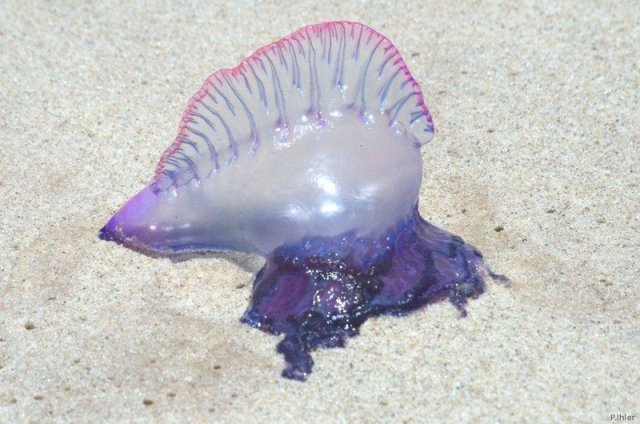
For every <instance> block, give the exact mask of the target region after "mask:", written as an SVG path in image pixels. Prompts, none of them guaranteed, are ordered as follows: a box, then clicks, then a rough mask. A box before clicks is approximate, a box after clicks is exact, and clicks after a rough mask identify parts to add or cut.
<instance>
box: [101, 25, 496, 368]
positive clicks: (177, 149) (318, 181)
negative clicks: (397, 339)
mask: <svg viewBox="0 0 640 424" xmlns="http://www.w3.org/2000/svg"><path fill="white" fill-rule="evenodd" d="M433 135H434V126H433V121H432V119H431V114H430V113H429V110H428V109H427V107H426V105H425V103H424V100H423V95H422V92H421V89H420V86H419V85H418V83H417V82H416V81H415V80H414V79H413V77H412V76H411V73H410V72H409V70H408V69H407V65H406V64H405V62H404V61H403V59H402V57H401V56H400V53H399V52H398V50H396V48H395V47H394V46H393V45H392V44H391V42H390V41H389V40H388V39H387V38H386V37H384V36H383V35H381V34H380V33H378V32H376V31H375V30H373V29H371V28H369V27H367V26H365V25H362V24H358V23H352V22H327V23H322V24H317V25H310V26H307V27H304V28H302V29H300V30H298V31H296V32H295V33H293V34H291V35H289V36H287V37H285V38H283V39H281V40H279V41H277V42H275V43H272V44H269V45H267V46H265V47H262V48H261V49H259V50H257V51H256V52H255V53H254V54H253V55H251V56H250V57H248V58H247V59H245V60H243V61H242V62H241V63H240V64H239V65H238V66H236V67H235V68H233V69H224V70H220V71H218V72H216V73H214V74H213V75H211V76H210V77H208V78H207V80H206V82H205V83H204V85H203V87H202V88H201V89H200V91H198V92H197V93H196V94H195V95H194V96H193V97H192V98H191V100H190V101H189V104H188V106H187V108H186V110H185V112H184V115H183V118H182V120H181V122H180V128H179V133H178V136H177V137H176V139H175V141H174V143H173V144H172V145H171V146H170V147H169V148H168V149H167V150H166V151H165V152H164V154H163V155H162V157H161V159H160V162H159V163H158V166H157V168H156V174H155V178H154V179H153V180H152V182H151V183H150V184H149V185H148V186H147V187H146V188H144V189H143V190H142V191H140V192H139V193H138V194H136V195H135V196H134V197H133V198H131V199H130V200H129V201H128V202H127V203H126V204H125V205H124V206H122V208H121V209H120V210H119V211H118V212H117V213H116V214H115V215H114V216H113V217H112V218H111V219H110V220H109V222H108V223H107V224H106V225H105V226H104V228H102V229H101V230H100V238H102V239H103V240H112V241H116V242H118V243H121V244H123V245H125V246H127V247H130V248H133V249H135V250H139V251H143V252H149V253H160V254H184V253H188V252H195V251H224V250H234V251H241V252H249V253H257V254H260V255H262V256H264V257H265V258H266V264H265V265H264V267H263V268H262V270H260V272H259V273H258V275H257V276H256V279H255V282H254V284H253V294H252V299H251V304H250V306H249V308H248V310H247V311H246V312H245V314H244V316H243V318H242V321H243V322H245V323H247V324H249V325H251V326H253V327H256V328H258V329H260V330H262V331H265V332H268V333H272V334H281V335H284V338H283V340H282V341H281V342H280V343H279V344H278V352H280V353H282V354H283V355H284V357H285V360H286V363H287V365H286V368H285V369H284V371H283V373H282V374H283V376H284V377H287V378H291V379H297V380H305V379H306V378H307V376H308V375H309V373H310V372H311V368H312V365H313V361H312V359H311V356H310V354H309V352H311V351H313V350H315V349H317V348H320V347H336V346H344V343H345V340H346V338H347V337H351V336H354V335H356V334H357V333H358V328H359V327H360V325H361V324H362V323H363V322H364V321H365V320H366V319H367V318H369V317H372V316H377V315H382V314H392V315H401V314H404V313H406V312H409V311H412V310H415V309H417V308H420V307H421V306H424V305H425V304H427V303H431V302H435V301H437V300H440V299H443V298H448V299H449V300H450V301H451V302H453V304H454V305H455V306H456V307H457V308H458V309H459V310H460V311H461V313H462V314H463V315H464V313H465V312H464V307H465V304H466V303H467V299H469V298H473V297H476V296H478V295H479V294H481V293H482V292H483V291H484V290H485V283H484V278H486V276H492V277H496V275H495V274H492V273H491V271H490V269H489V267H488V266H487V265H486V264H485V263H484V262H483V259H482V255H481V254H480V252H479V251H478V250H477V249H475V248H474V247H473V246H471V245H469V244H467V243H465V242H464V241H463V240H462V239H461V238H460V237H458V236H454V235H452V234H450V233H448V232H446V231H444V230H441V229H439V228H436V227H435V226H433V225H432V224H430V223H428V222H426V221H425V220H424V219H422V218H421V217H420V215H419V213H418V193H419V189H420V183H421V179H422V158H421V156H420V147H421V146H422V145H423V144H425V143H427V142H428V141H429V140H431V139H432V137H433Z"/></svg>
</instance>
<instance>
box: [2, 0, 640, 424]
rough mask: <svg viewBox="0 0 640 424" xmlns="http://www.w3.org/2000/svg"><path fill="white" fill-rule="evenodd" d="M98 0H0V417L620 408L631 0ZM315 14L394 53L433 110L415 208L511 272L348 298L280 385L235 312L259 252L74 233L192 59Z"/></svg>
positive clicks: (170, 100) (166, 105) (273, 364)
mask: <svg viewBox="0 0 640 424" xmlns="http://www.w3.org/2000/svg"><path fill="white" fill-rule="evenodd" d="M54 3H56V4H54ZM103 3H104V5H98V4H92V5H85V4H84V2H79V1H78V2H52V3H48V4H45V2H22V1H5V2H2V3H1V4H0V93H1V95H0V110H1V115H0V143H1V147H2V155H0V199H2V200H1V202H2V214H1V216H0V266H1V270H0V421H2V422H26V421H74V422H96V421H110V422H116V421H139V422H145V421H146V422H148V421H173V422H185V421H207V420H211V421H215V422H301V421H307V422H445V421H446V422H456V421H463V422H464V421H466V422H469V421H481V422H512V421H519V422H550V421H556V422H560V421H567V420H571V421H572V422H609V421H610V418H611V417H610V416H611V414H619V413H622V414H627V415H635V421H637V420H639V419H640V360H639V359H638V352H639V349H640V329H639V326H638V323H639V322H640V321H639V320H640V295H639V279H640V278H639V277H640V266H639V265H638V258H639V257H640V235H639V234H640V219H639V213H638V211H639V210H640V194H639V193H640V187H639V186H638V184H639V182H638V181H639V178H638V163H640V112H639V111H640V65H639V62H640V59H639V58H640V43H639V42H638V40H640V7H638V3H637V2H635V1H626V2H624V1H623V2H587V1H584V2H578V1H576V2H564V4H560V5H558V4H556V2H551V1H543V2H540V1H529V2H522V3H520V2H518V3H519V4H518V5H515V4H509V3H505V4H500V3H497V2H483V3H482V4H480V3H477V2H471V1H469V2H455V4H442V3H439V2H437V3H426V2H409V1H407V2H393V4H395V5H394V6H392V5H391V4H392V2H389V3H371V4H369V3H366V2H348V3H345V2H343V1H337V2H326V1H325V2H320V3H318V2H313V1H308V2H306V1H305V2H303V1H299V2H295V3H296V4H295V5H293V6H288V7H285V6H284V3H285V2H282V4H278V3H274V2H248V3H244V4H242V5H240V6H229V5H224V4H222V3H218V4H216V3H212V2H203V3H196V2H187V3H186V4H183V5H179V6H178V5H174V4H173V2H168V1H164V2H158V3H154V2H150V1H137V2H132V3H134V4H129V5H125V4H120V5H112V4H111V2H103ZM447 3H449V2H447ZM332 19H349V20H355V21H360V22H363V23H366V24H368V25H370V26H372V27H374V28H376V29H378V30H379V31H381V32H382V33H384V34H385V35H387V36H388V37H389V38H390V39H391V40H393V42H394V43H395V45H396V46H397V47H398V49H399V50H400V51H401V52H402V53H403V55H404V57H405V58H406V60H407V63H408V65H409V68H410V69H411V71H412V72H413V74H414V76H415V78H416V79H417V80H418V81H419V82H420V83H421V84H422V87H423V90H424V93H425V98H426V100H427V103H428V105H429V107H430V109H431V112H432V113H433V116H434V120H435V123H436V127H437V130H438V133H437V135H436V138H435V139H434V141H433V142H432V143H431V144H429V145H428V146H426V147H425V148H423V155H424V180H423V185H422V191H421V204H420V210H421V212H422V214H423V215H424V216H425V217H426V218H427V219H429V220H431V221H432V222H434V223H435V224H436V225H438V226H441V227H443V228H446V229H448V230H450V231H452V232H454V233H456V234H459V235H462V236H463V237H464V238H465V239H466V240H467V241H469V242H471V243H472V244H474V245H476V246H477V247H478V248H479V249H480V250H482V252H483V253H484V254H485V256H486V257H487V258H488V260H489V262H490V263H491V265H492V267H493V268H494V270H495V271H496V272H499V273H502V274H506V275H508V276H509V277H511V279H512V281H513V283H512V285H511V286H510V287H508V286H505V285H500V284H496V283H490V285H489V290H488V293H487V294H485V295H484V296H482V297H480V298H479V299H478V300H476V301H473V302H471V304H470V305H469V308H468V312H469V316H468V318H466V319H462V318H460V317H459V315H458V313H457V312H456V310H455V309H454V308H453V307H452V306H451V305H449V304H447V303H440V304H437V305H434V306H431V307H429V308H426V309H424V310H421V311H419V312H417V313H414V314H412V315H410V316H408V317H403V318H393V317H385V318H379V319H372V320H370V321H368V322H367V323H366V324H365V325H364V326H363V327H362V331H361V335H360V336H359V337H357V338H354V339H351V340H349V342H348V346H347V347H346V349H333V350H323V351H319V352H317V353H315V354H314V359H315V362H316V365H315V369H314V373H313V374H312V375H311V377H310V378H309V380H308V381H307V382H306V383H303V384H302V383H299V382H294V381H288V380H285V379H283V378H281V377H280V371H281V369H282V367H283V360H282V358H281V357H280V356H279V355H277V354H276V353H275V351H274V347H275V344H276V343H277V341H278V338H277V337H275V336H270V335H266V334H263V333H261V332H259V331H257V330H254V329H252V328H250V327H248V326H246V325H243V324H241V323H240V322H239V321H238V319H239V317H240V316H241V314H242V312H243V311H244V309H245V307H246V306H247V304H248V298H249V295H250V287H251V282H252V279H253V275H254V273H255V272H256V271H257V270H259V269H260V267H261V264H262V259H261V258H259V257H257V256H249V255H243V254H218V255H207V256H202V257H197V258H194V259H192V260H188V261H182V262H175V261H172V260H170V259H166V258H151V257H148V256H144V255H141V254H138V253H135V252H132V251H130V250H128V249H125V248H123V247H121V246H118V245H116V244H114V243H107V242H103V241H100V240H98V238H97V230H98V229H99V228H100V227H101V226H102V225H103V224H104V223H105V222H106V220H107V219H108V218H109V217H110V215H111V214H112V213H113V212H115V211H116V209H117V208H118V207H119V206H120V205H121V204H122V203H123V202H124V201H125V200H126V199H127V198H128V197H129V196H130V195H132V194H133V193H134V192H136V191H137V190H138V189H140V188H141V187H142V186H143V185H144V184H145V183H147V182H148V181H149V179H150V178H151V177H152V173H153V169H154V166H155V164H156V161H157V159H158V157H159V155H160V153H161V152H162V151H163V150H164V148H165V147H167V146H168V145H169V143H170V142H171V141H172V140H173V137H174V136H175V134H176V130H177V124H178V121H179V120H180V116H181V112H182V109H183V108H184V106H185V105H186V102H187V100H188V98H189V97H190V96H191V94H192V93H194V92H195V91H196V90H197V89H198V88H199V87H200V85H201V83H202V81H203V80H204V78H205V77H206V76H207V75H208V74H210V73H212V72H213V71H215V70H217V69H219V68H222V67H231V66H234V65H235V64H236V63H237V62H238V61H239V60H240V59H242V58H243V57H245V56H246V55H247V54H249V53H251V52H252V51H253V50H254V49H256V48H258V47H260V46H261V45H263V44H266V43H267V42H270V41H273V40H275V39H277V38H280V37H281V36H284V35H286V34H288V33H289V32H292V31H294V30H296V29H297V28H299V27H300V26H303V25H305V24H309V23H314V22H320V21H324V20H332ZM499 230H500V231H499Z"/></svg>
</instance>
